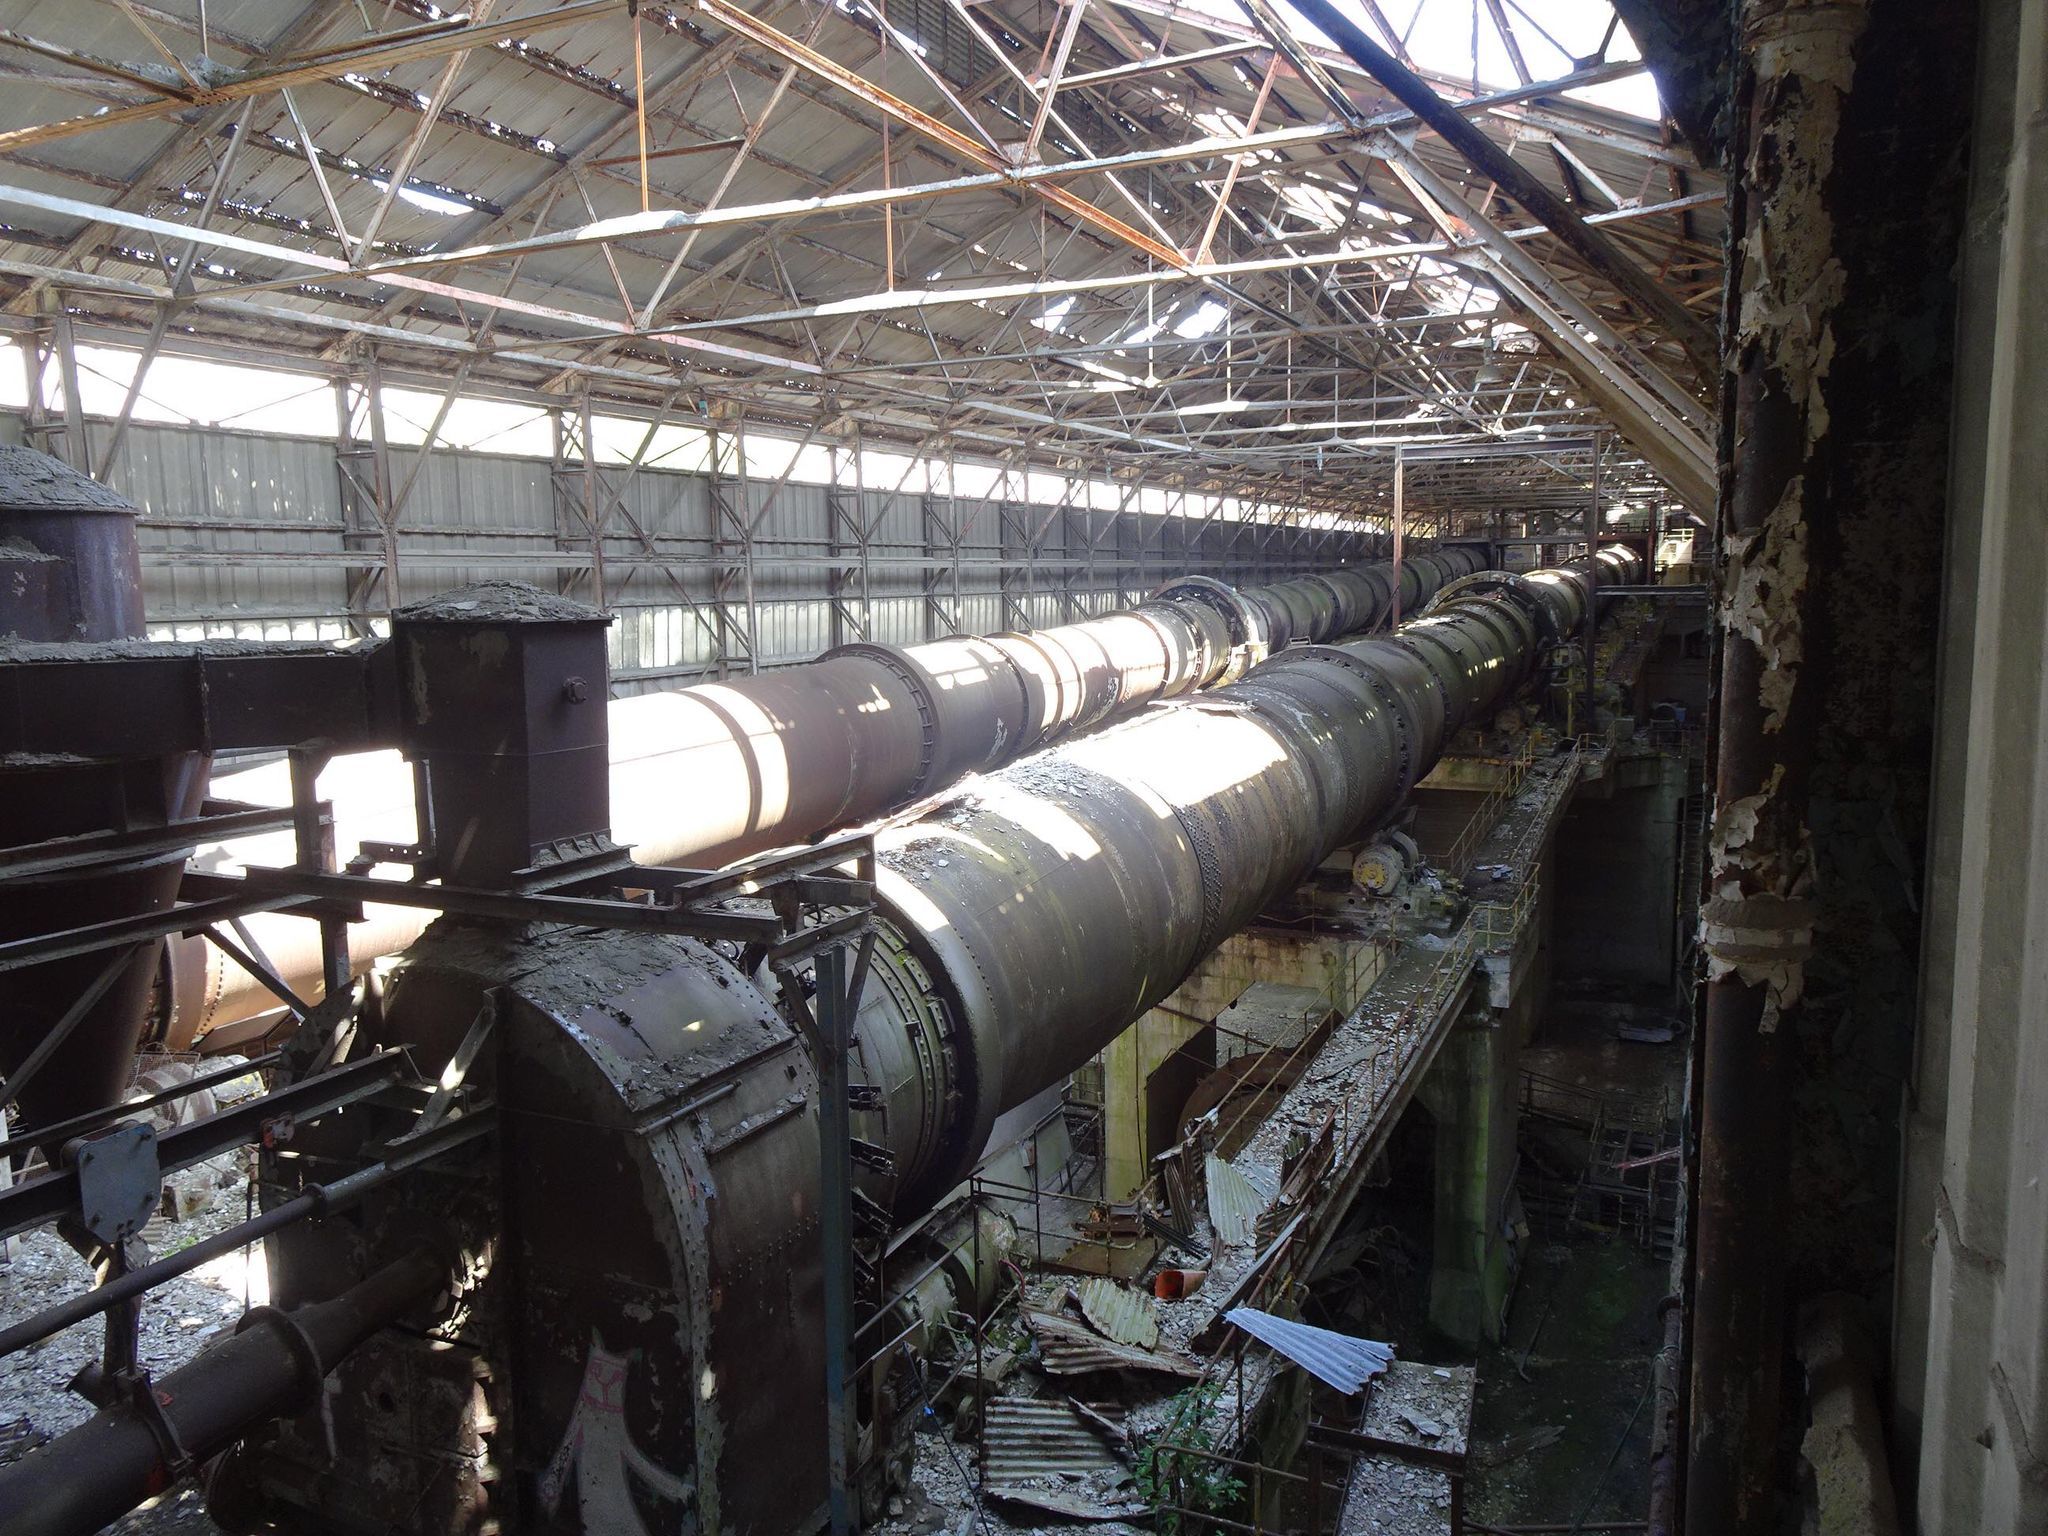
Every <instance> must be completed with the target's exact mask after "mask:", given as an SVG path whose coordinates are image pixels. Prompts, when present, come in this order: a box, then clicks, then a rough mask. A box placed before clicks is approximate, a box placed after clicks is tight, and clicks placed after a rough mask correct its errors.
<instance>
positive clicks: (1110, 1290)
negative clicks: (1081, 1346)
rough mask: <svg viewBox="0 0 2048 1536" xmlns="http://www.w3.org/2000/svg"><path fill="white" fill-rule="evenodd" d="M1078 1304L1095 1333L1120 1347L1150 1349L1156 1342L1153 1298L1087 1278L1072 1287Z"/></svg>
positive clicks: (1156, 1322)
mask: <svg viewBox="0 0 2048 1536" xmlns="http://www.w3.org/2000/svg"><path fill="white" fill-rule="evenodd" d="M1074 1294H1075V1296H1076V1297H1078V1298H1079V1300H1080V1303H1081V1315H1082V1316H1083V1317H1085V1318H1087V1319H1088V1321H1089V1322H1090V1323H1092V1324H1094V1325H1095V1331H1096V1332H1097V1333H1100V1334H1102V1335H1104V1336H1105V1337H1107V1338H1111V1339H1114V1340H1116V1342H1117V1343H1119V1344H1135V1345H1137V1346H1138V1348H1140V1349H1151V1348H1152V1347H1153V1346H1154V1345H1156V1344H1157V1343H1158V1342H1159V1314H1158V1312H1156V1311H1155V1310H1154V1309H1153V1305H1152V1298H1151V1297H1149V1296H1147V1295H1145V1293H1144V1292H1142V1291H1134V1290H1132V1289H1131V1288H1130V1287H1128V1286H1123V1285H1119V1284H1117V1283H1116V1281H1114V1280H1109V1279H1105V1278H1103V1277H1102V1276H1100V1275H1090V1276H1089V1277H1088V1278H1087V1279H1085V1280H1082V1281H1080V1282H1079V1283H1078V1284H1077V1285H1076V1286H1075V1287H1074Z"/></svg>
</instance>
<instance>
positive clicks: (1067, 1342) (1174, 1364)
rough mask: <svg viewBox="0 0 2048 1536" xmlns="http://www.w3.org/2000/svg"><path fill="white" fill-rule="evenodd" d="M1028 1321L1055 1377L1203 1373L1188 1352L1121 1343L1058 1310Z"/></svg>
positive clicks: (1031, 1314) (1035, 1314)
mask: <svg viewBox="0 0 2048 1536" xmlns="http://www.w3.org/2000/svg"><path fill="white" fill-rule="evenodd" d="M1024 1321H1025V1326H1026V1327H1028V1328H1029V1329H1030V1330H1031V1334H1032V1337H1033V1338H1035V1339H1036V1340H1037V1341H1038V1358H1039V1362H1040V1363H1041V1364H1042V1365H1043V1366H1044V1367H1045V1368H1046V1369H1047V1370H1048V1371H1050V1372H1051V1373H1052V1374H1053V1375H1055V1376H1083V1375H1087V1374H1089V1373H1090V1372H1093V1371H1154V1372H1157V1373H1159V1374H1160V1375H1164V1376H1184V1377H1186V1378H1188V1379H1189V1380H1190V1381H1192V1380H1193V1379H1194V1378H1196V1377H1197V1376H1199V1375H1201V1374H1202V1367H1201V1365H1200V1363H1199V1362H1197V1361H1195V1360H1192V1359H1190V1358H1189V1357H1188V1356H1186V1355H1183V1354H1179V1353H1177V1352H1175V1351H1173V1350H1167V1349H1139V1348H1137V1347H1136V1346H1135V1345H1130V1344H1118V1343H1115V1342H1113V1341H1111V1340H1109V1339H1105V1338H1103V1337H1102V1335H1100V1334H1099V1333H1096V1332H1095V1331H1093V1330H1092V1329H1090V1328H1088V1327H1087V1326H1086V1325H1085V1324H1082V1323H1078V1322H1075V1321H1073V1320H1072V1319H1070V1318H1065V1317H1061V1316H1059V1315H1058V1314H1056V1313H1051V1312H1027V1313H1026V1314H1025V1319H1024Z"/></svg>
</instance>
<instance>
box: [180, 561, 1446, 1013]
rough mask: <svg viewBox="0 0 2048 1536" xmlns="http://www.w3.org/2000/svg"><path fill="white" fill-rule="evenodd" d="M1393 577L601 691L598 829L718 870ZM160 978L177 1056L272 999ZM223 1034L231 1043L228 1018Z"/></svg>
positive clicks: (249, 852)
mask: <svg viewBox="0 0 2048 1536" xmlns="http://www.w3.org/2000/svg"><path fill="white" fill-rule="evenodd" d="M1485 559H1486V557H1485V554H1484V552H1483V551H1482V550H1481V549H1479V548H1477V547H1475V546H1470V545H1461V546H1456V547H1453V548H1450V549H1446V550H1443V551H1440V552H1437V553H1433V554H1425V555H1418V556H1415V557H1413V558H1412V559H1410V560H1408V561H1406V562H1405V563H1404V566H1403V581H1404V583H1406V582H1407V581H1409V580H1411V579H1412V580H1414V581H1416V582H1419V583H1421V586H1420V590H1422V591H1423V592H1425V593H1434V592H1435V591H1436V590H1437V589H1438V588H1439V587H1440V586H1441V585H1443V584H1444V583H1445V582H1446V581H1450V580H1454V579H1457V578H1458V577H1460V576H1463V575H1467V574H1470V573H1471V572H1474V571H1477V570H1480V569H1482V568H1483V567H1484V565H1485ZM1392 590H1393V577H1392V569H1391V567H1390V566H1388V565H1385V564H1379V565H1367V566H1356V567H1345V568H1341V569H1339V570H1337V571H1335V572H1332V573H1329V574H1327V575H1322V576H1310V577H1303V578H1300V579H1299V580H1295V581H1286V582H1279V583H1276V584H1274V585H1271V586H1265V587H1257V588H1251V589H1247V590H1244V591H1238V590H1237V589H1234V588H1231V587H1229V586H1227V585H1225V584H1223V583H1221V582H1217V581H1214V580H1211V579H1209V578H1203V577H1196V578H1189V579H1185V580H1182V581H1178V582H1174V583H1172V584H1170V585H1168V586H1167V587H1165V588H1163V589H1161V591H1160V592H1159V593H1158V594H1157V595H1156V596H1155V597H1154V598H1153V599H1152V600H1151V601H1149V602H1147V603H1145V604H1143V605H1141V606H1139V607H1137V608H1131V609H1124V610H1121V611H1119V612H1115V613H1111V614H1107V615H1105V616H1103V617H1101V618H1098V619H1090V620H1087V621H1085V622H1083V623H1079V624H1066V625H1060V626H1058V627H1056V628H1052V629H1043V630H1036V631H1033V632H1031V633H1029V634H1000V635H992V636H988V637H986V638H982V637H976V636H971V635H962V636H954V637H951V638H948V639H943V640H935V641H931V642H928V643H926V644H923V645H913V646H905V647H900V648H899V647H894V646H883V645H870V644H856V645H849V646H843V647H841V648H840V649H838V650H836V651H833V652H830V653H828V654H827V655H825V656H824V657H822V658H820V659H819V660H817V661H814V662H811V663H808V664H807V665H804V666H797V667H788V668H782V669H779V670H776V671H773V672H765V673H761V674H759V675H756V676H753V677H743V678H733V679H731V680H728V681H725V682H717V683H702V684H699V685H697V686H695V687H690V688H681V689H676V690H674V691H671V692H665V693H651V694H642V695H639V696H637V697H633V698H627V699H620V700H616V701H614V702H613V704H612V705H611V708H610V716H609V721H610V735H611V761H612V772H611V797H612V830H613V835H614V836H615V837H616V838H617V839H618V840H619V841H620V842H622V843H627V844H630V845H632V847H633V851H634V856H635V858H637V859H638V860H639V861H640V862H642V863H645V864H696V865H718V864H723V863H727V862H729V861H731V860H733V859H736V858H740V857H742V856H744V855H746V854H749V853H754V852H758V851H760V850H761V849H763V848H770V847H776V846H780V845H783V844H788V843H795V842H801V841H802V840H803V839H805V838H807V837H813V836H816V835H818V834H820V833H823V832H828V831H831V830H833V829H835V828H838V827H843V826H849V825H854V824H858V823H860V822H864V821H870V820H873V819H874V818H876V817H878V816H882V815H885V814H886V813H888V812H890V811H893V810H895V809H897V808H899V807H901V806H903V805H906V804H909V803H911V802H913V801H915V800H917V799H919V798H920V797H922V796H924V795H927V794H931V793H933V792H935V791H937V790H939V789H943V788H945V787H946V786H947V785H949V784H951V783H953V782H955V781H956V780H957V779H959V778H960V777H961V776H962V775H964V774H968V773H976V772H986V771H988V770H991V769H994V768H997V767H1000V766H1001V765H1002V764H1004V763H1007V762H1011V761H1014V760H1015V759H1016V758H1018V757H1021V756H1022V755H1024V754H1025V753H1027V752H1031V751H1034V750H1036V749H1038V748H1040V747H1042V746H1045V745H1047V744H1049V743H1051V742H1053V741H1057V740H1059V739H1061V738H1063V737H1065V736H1068V735H1071V734H1073V733H1075V732H1078V731H1082V730H1086V729H1088V728H1090V727H1092V726H1095V725H1099V724H1101V723H1103V722H1104V721H1107V720H1110V719H1112V718H1114V717H1116V716H1118V715H1122V714H1128V713H1130V712H1131V711H1133V710H1135V709H1137V708H1138V707H1140V706H1141V705H1145V704H1149V703H1151V702H1153V701H1155V700H1159V699H1171V698H1178V697H1180V696H1182V695H1184V694H1187V693H1190V692H1192V691H1194V690H1196V689H1200V688H1207V687H1211V686H1214V685H1216V684H1218V683H1224V682H1229V681H1231V680H1233V679H1235V678H1237V677H1239V676H1241V675H1242V674H1243V673H1244V672H1246V671H1248V670H1249V669H1250V668H1251V667H1252V666H1255V665H1257V664H1258V663H1259V662H1261V661H1263V660H1264V659H1265V658H1266V657H1267V655H1268V654H1269V653H1271V652H1276V651H1278V650H1280V649H1281V648H1283V647H1284V646H1285V645H1286V644H1287V643H1288V642H1289V641H1290V640H1293V639H1304V640H1309V641H1317V642H1320V641H1324V640H1329V639H1333V638H1336V637H1337V636H1339V635H1342V634H1345V633H1348V632H1350V631H1352V630H1355V629H1360V628H1364V627H1367V626H1370V625H1372V624H1375V623H1378V622H1379V621H1381V620H1382V619H1383V618H1384V617H1385V615H1386V613H1387V610H1388V606H1389V603H1390V601H1391V595H1392ZM215 791H216V793H218V794H221V795H225V796H228V797H230V798H233V799H238V800H248V801H253V802H258V803H269V804H278V803H282V802H283V801H286V800H288V799H289V798H290V785H289V781H288V778H287V775H286V770H285V768H284V766H283V765H282V764H273V765H270V766H268V767H265V768H258V769H253V770H250V771H248V772H247V773H243V774H234V775H228V776H224V777H223V778H222V779H221V780H219V781H218V782H217V783H216V785H215ZM320 792H321V794H322V795H323V796H324V797H325V798H327V799H329V800H330V801H332V802H333V805H334V811H335V819H336V824H337V825H336V842H337V845H338V846H339V847H340V848H341V849H342V850H343V852H344V854H345V853H346V852H347V851H348V850H351V849H353V848H354V847H355V846H356V845H357V844H359V843H361V842H364V841H378V842H390V843H400V844H403V843H408V842H410V841H412V839H413V836H414V821H413V812H412V776H411V772H410V770H409V769H408V767H407V766H406V764H405V763H404V762H403V761H402V760H401V759H400V758H399V756H398V754H397V753H396V752H380V753H365V754H359V755H356V756H353V757H347V758H338V759H336V760H335V762H334V763H333V764H331V765H330V766H329V768H328V770H327V771H326V772H325V773H324V774H323V775H322V776H321V782H320ZM293 858H294V853H293V849H292V844H291V839H290V836H289V834H274V835H269V836H265V837H261V838H249V839H242V840H238V841H237V842H235V843H233V844H231V845H226V846H223V847H216V848H213V849H209V850H205V851H204V853H203V855H202V859H201V862H202V864H204V865H206V866H207V867H212V868H232V867H234V866H236V865H239V864H256V865H265V864H268V865H283V864H288V863H290V862H292V860H293ZM425 923H426V914H424V913H422V912H419V911H417V910H415V909H404V908H391V907H372V908H370V909H369V910H368V920H367V921H365V922H363V923H358V924H355V925H352V926H351V928H350V931H349V947H350V953H351V958H352V961H353V964H354V967H355V969H357V970H358V971H360V970H363V969H365V968H367V967H368V966H369V965H370V963H371V962H372V961H374V960H375V959H376V958H377V957H379V956H380V955H388V954H391V953H393V952H395V951H396V950H399V949H402V948H403V947H404V946H405V945H406V944H408V943H410V942H411V941H412V939H413V938H414V937H416V936H417V935H418V933H419V932H420V930H421V929H422V928H423V927H424V926H425ZM245 926H246V928H247V930H248V934H249V936H250V937H251V938H252V939H253V940H254V942H255V944H256V946H257V948H258V949H260V950H261V952H262V954H263V957H264V958H265V959H266V960H267V961H268V962H269V964H270V967H271V969H272V970H273V971H275V972H276V973H277V974H278V975H279V976H280V977H282V978H283V979H284V980H285V981H286V982H287V983H288V984H291V985H292V986H294V987H295V988H298V989H300V990H302V991H303V990H304V989H307V988H311V987H313V986H315V985H316V984H317V983H316V978H317V977H318V975H319V962H320V949H319V933H318V929H317V927H316V926H315V925H314V924H312V923H308V922H306V921H304V920H303V919H299V918H293V917H285V916H273V915H263V914H259V915H257V916H255V917H252V918H248V919H246V920H245ZM177 974H178V976H179V978H180V982H179V986H178V988H177V999H178V1001H177V1007H176V1015H175V1017H174V1018H173V1019H172V1021H171V1023H170V1027H169V1029H168V1031H167V1043H169V1044H170V1045H172V1046H174V1047H177V1048H181V1049H182V1048H185V1047H187V1046H189V1045H190V1044H191V1043H192V1042H193V1041H194V1040H196V1039H197V1038H198V1037H199V1036H201V1035H205V1034H207V1033H209V1032H211V1031H212V1030H214V1029H216V1028H222V1027H223V1026H227V1025H232V1024H235V1023H237V1022H240V1021H242V1020H246V1019H250V1018H254V1017H256V1016H258V1015H262V1014H266V1013H268V1012H270V1011H271V1010H273V1009H274V1008H275V1007H276V1006H277V1000H276V999H275V998H274V997H273V996H272V995H271V994H270V993H269V992H268V991H266V990H264V989H263V987H262V986H261V985H260V984H259V983H257V982H256V981H255V980H254V979H253V978H252V977H250V976H249V975H248V973H247V972H245V971H243V970H242V969H241V967H240V966H238V965H236V964H235V962H233V961H232V960H230V959H228V958H227V957H226V956H225V955H224V954H222V953H221V951H220V950H219V949H217V948H216V947H214V946H213V945H210V944H207V943H205V942H204V941H203V940H199V939H193V940H189V941H187V943H186V945H185V947H184V948H183V950H182V951H181V952H180V953H179V955H178V963H177ZM221 1043H222V1044H223V1045H230V1044H233V1043H236V1042H235V1041H234V1037H233V1035H232V1033H231V1032H230V1033H224V1034H223V1035H222V1036H221Z"/></svg>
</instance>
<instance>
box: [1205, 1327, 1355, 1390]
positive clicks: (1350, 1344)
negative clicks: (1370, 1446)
mask: <svg viewBox="0 0 2048 1536" xmlns="http://www.w3.org/2000/svg"><path fill="white" fill-rule="evenodd" d="M1223 1316H1224V1320H1225V1321H1226V1322H1232V1323H1235V1324H1237V1326H1238V1327H1240V1328H1242V1329H1243V1330H1244V1331H1245V1332H1246V1333H1248V1334H1250V1335H1251V1336H1252V1337H1253V1338H1255V1339H1257V1340H1258V1341H1259V1342H1260V1343H1262V1344H1265V1345H1267V1346H1268V1347H1270V1348H1272V1349H1275V1350H1277V1351H1279V1352H1280V1353H1281V1354H1283V1355H1285V1356H1286V1357H1287V1358H1288V1359H1290V1360H1292V1361H1293V1362H1294V1363H1295V1364H1296V1365H1298V1366H1300V1367H1301V1368H1302V1369H1303V1370H1305V1371H1307V1372H1308V1373H1309V1374H1310V1375H1311V1376H1313V1377H1315V1378H1316V1379H1317V1380H1318V1381H1325V1382H1328V1383H1329V1384H1330V1385H1331V1386H1333V1387H1335V1388H1336V1389H1337V1390H1338V1391H1339V1392H1362V1391H1364V1390H1365V1384H1366V1383H1367V1382H1368V1381H1371V1380H1372V1379H1373V1377H1375V1376H1377V1375H1379V1374H1380V1373H1381V1372H1382V1371H1384V1370H1385V1369H1386V1368H1387V1367H1388V1365H1390V1364H1391V1363H1392V1362H1393V1359H1394V1346H1393V1345H1391V1344H1378V1343H1375V1342H1374V1341H1373V1340H1371V1339H1361V1338H1357V1337H1354V1336H1353V1335H1351V1334H1348V1333H1336V1332H1333V1331H1332V1330H1330V1329H1328V1328H1317V1327H1314V1326H1312V1325H1311V1324H1308V1323H1298V1322H1295V1321H1294V1320H1293V1319H1291V1318H1285V1317H1275V1316H1274V1315H1273V1314H1272V1313H1270V1312H1260V1311H1258V1310H1256V1309H1255V1308H1252V1307H1232V1308H1231V1309H1230V1310H1229V1311H1228V1312H1226V1313H1224V1314H1223Z"/></svg>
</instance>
